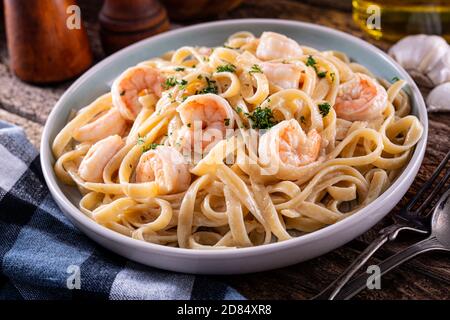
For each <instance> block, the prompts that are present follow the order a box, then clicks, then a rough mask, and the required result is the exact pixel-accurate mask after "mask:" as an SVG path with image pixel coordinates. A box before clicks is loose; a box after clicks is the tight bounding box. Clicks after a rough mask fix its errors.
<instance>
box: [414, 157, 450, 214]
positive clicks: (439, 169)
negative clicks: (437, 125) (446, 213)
mask: <svg viewBox="0 0 450 320" xmlns="http://www.w3.org/2000/svg"><path fill="white" fill-rule="evenodd" d="M449 159H450V151H449V152H447V154H446V156H445V157H444V159H443V160H442V161H441V163H440V164H439V166H438V167H437V169H436V171H435V172H434V173H433V175H432V176H431V178H430V179H429V180H428V181H427V182H425V183H424V185H423V186H422V187H421V188H420V190H419V191H418V192H417V193H416V195H415V196H414V197H413V198H411V200H410V201H409V202H408V204H407V205H406V207H405V209H406V211H410V212H411V208H412V207H413V206H414V205H415V204H416V203H417V201H418V200H419V199H420V198H421V196H422V194H423V193H424V192H425V191H427V190H428V189H429V188H430V187H431V186H432V185H433V183H434V181H435V180H436V179H437V178H438V177H439V175H440V173H441V172H442V170H443V169H444V168H445V166H446V165H447V163H448V161H449ZM447 175H448V173H447ZM447 175H446V179H448V177H447ZM442 181H444V179H443V180H441V182H442ZM444 183H445V181H444V182H443V183H442V185H443V184H444ZM442 185H441V186H440V187H439V189H440V188H441V187H442ZM437 189H438V188H436V189H434V190H433V192H432V194H430V196H431V195H433V198H434V196H435V194H433V193H436V192H437V191H436V190H437ZM430 196H428V197H427V199H426V201H424V202H423V203H422V204H421V205H420V209H423V207H424V206H425V204H427V203H428V201H430V200H432V198H431V197H430ZM414 212H419V210H414Z"/></svg>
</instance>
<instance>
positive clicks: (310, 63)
mask: <svg viewBox="0 0 450 320" xmlns="http://www.w3.org/2000/svg"><path fill="white" fill-rule="evenodd" d="M316 63H317V62H316V60H315V59H314V58H313V56H308V59H306V65H307V66H308V67H314V66H315V65H316Z"/></svg>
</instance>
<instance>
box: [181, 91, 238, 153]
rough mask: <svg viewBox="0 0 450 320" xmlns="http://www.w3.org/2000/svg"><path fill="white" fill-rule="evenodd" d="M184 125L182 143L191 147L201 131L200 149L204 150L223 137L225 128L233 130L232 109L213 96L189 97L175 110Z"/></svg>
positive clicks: (224, 101)
mask: <svg viewBox="0 0 450 320" xmlns="http://www.w3.org/2000/svg"><path fill="white" fill-rule="evenodd" d="M177 111H178V112H179V114H180V118H181V121H182V123H183V124H184V126H185V127H184V142H185V143H187V144H188V145H190V147H192V146H193V145H194V143H197V141H194V140H195V138H196V137H197V130H199V129H200V130H201V133H200V135H199V136H200V137H201V141H199V142H200V143H201V147H202V150H204V149H205V148H206V147H207V146H210V145H211V146H212V145H214V144H216V143H217V142H218V141H220V140H222V139H223V138H224V137H225V133H226V132H225V131H226V129H227V128H230V129H231V128H233V126H234V115H233V109H232V108H231V106H230V104H229V103H228V101H227V100H225V99H224V98H222V97H220V96H218V95H215V94H211V93H208V94H202V95H195V96H191V97H189V98H187V99H186V101H185V102H183V103H182V104H180V105H179V106H178V108H177Z"/></svg>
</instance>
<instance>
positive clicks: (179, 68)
mask: <svg viewBox="0 0 450 320" xmlns="http://www.w3.org/2000/svg"><path fill="white" fill-rule="evenodd" d="M175 71H184V68H183V67H176V68H175Z"/></svg>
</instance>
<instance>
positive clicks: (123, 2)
mask: <svg viewBox="0 0 450 320" xmlns="http://www.w3.org/2000/svg"><path fill="white" fill-rule="evenodd" d="M99 19H100V26H101V29H100V35H101V40H102V45H103V50H104V51H105V52H106V53H112V52H114V51H117V50H119V49H121V48H123V47H126V46H128V45H130V44H132V43H134V42H137V41H139V40H142V39H145V38H147V37H150V36H152V35H155V34H158V33H161V32H164V31H167V30H168V29H169V26H170V25H169V20H168V18H167V12H166V10H165V9H164V7H163V6H162V5H161V4H160V3H159V1H157V0H133V1H129V0H105V2H104V4H103V7H102V10H101V11H100V15H99Z"/></svg>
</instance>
